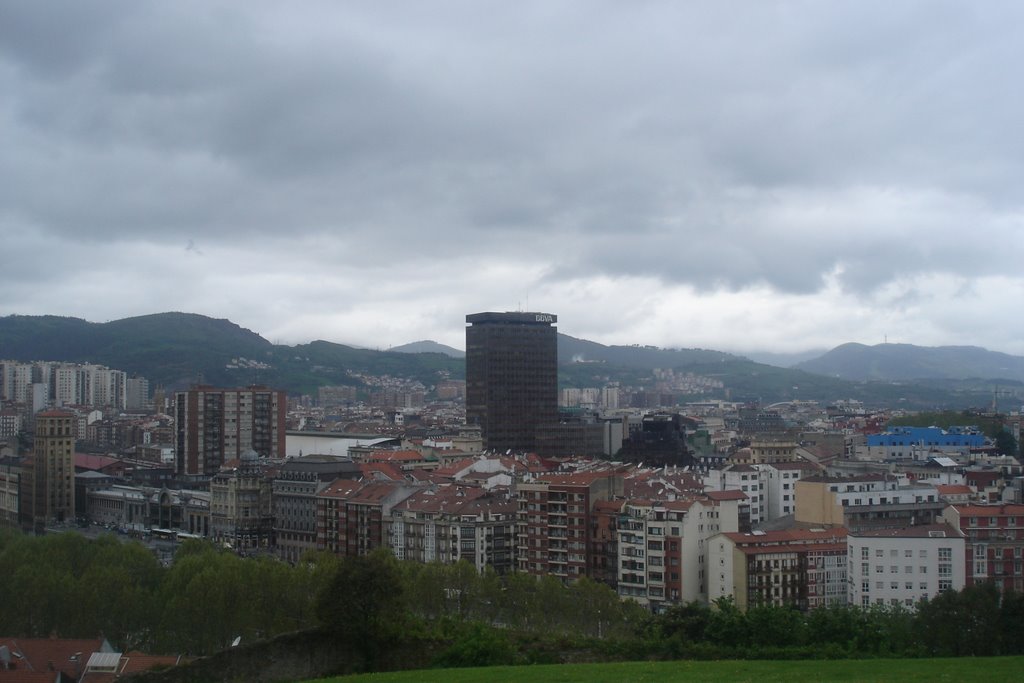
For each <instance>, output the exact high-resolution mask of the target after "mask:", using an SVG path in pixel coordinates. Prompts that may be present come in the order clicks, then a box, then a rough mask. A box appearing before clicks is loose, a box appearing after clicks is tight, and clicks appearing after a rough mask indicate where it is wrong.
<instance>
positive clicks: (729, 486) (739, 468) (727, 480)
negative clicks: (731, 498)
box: [704, 465, 768, 524]
mask: <svg viewBox="0 0 1024 683" xmlns="http://www.w3.org/2000/svg"><path fill="white" fill-rule="evenodd" d="M767 479H768V476H767V474H766V473H765V472H763V471H761V470H759V469H758V468H756V467H754V466H753V465H728V466H726V467H723V468H722V469H720V470H711V471H710V472H708V473H707V474H706V475H705V476H704V486H706V487H707V490H708V491H742V492H743V493H745V494H747V498H748V501H749V504H750V523H751V524H760V523H761V522H762V521H764V520H766V519H767V517H766V512H765V495H766V494H765V488H766V486H765V482H766V481H767Z"/></svg>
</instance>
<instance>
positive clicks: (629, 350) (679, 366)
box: [0, 313, 1021, 409]
mask: <svg viewBox="0 0 1024 683" xmlns="http://www.w3.org/2000/svg"><path fill="white" fill-rule="evenodd" d="M855 346H857V345H855ZM842 348H843V347H840V349H842ZM863 348H868V347H863ZM417 349H424V350H423V351H419V350H417ZM445 349H447V352H446V350H445ZM835 351H836V350H835V349H834V350H833V352H829V354H825V356H823V357H822V358H827V357H828V356H829V355H830V354H832V353H834V352H835ZM975 351H981V352H983V353H986V354H987V353H990V352H985V351H984V350H975ZM453 352H454V353H459V354H461V352H460V351H458V349H452V348H451V347H445V346H444V345H442V344H437V343H436V342H416V343H413V344H406V345H403V346H401V347H397V348H395V349H391V350H389V351H378V350H372V349H360V348H354V347H351V346H346V345H344V344H337V343H333V342H328V341H323V340H318V341H314V342H310V343H309V344H299V345H296V346H284V345H275V344H272V343H270V342H269V341H267V340H266V339H264V338H263V337H261V336H260V335H258V334H256V333H255V332H253V331H251V330H247V329H245V328H242V327H240V326H238V325H236V324H235V323H233V322H231V321H230V320H223V319H220V320H218V319H214V318H208V317H206V316H202V315H196V314H191V313H157V314H153V315H146V316H139V317H134V318H125V319H123V320H116V321H113V322H107V323H92V322H88V321H85V320H81V319H79V318H67V317H58V316H18V315H12V316H6V317H0V359H10V360H16V361H23V362H26V361H33V360H50V361H69V362H92V363H99V364H102V365H107V366H109V367H112V368H117V369H121V370H125V371H127V372H128V373H129V374H138V375H141V376H143V377H146V378H147V379H149V380H150V384H151V385H152V386H154V387H155V386H163V387H164V388H165V389H167V390H173V389H179V388H185V387H188V386H189V385H190V384H193V383H197V382H203V383H206V384H212V385H217V386H245V385H248V384H266V385H269V386H273V387H277V388H280V389H285V390H287V391H288V392H290V393H293V394H299V393H303V394H315V393H316V390H317V388H318V387H321V386H325V385H337V384H344V385H353V386H357V387H363V389H364V390H367V391H368V390H369V386H368V384H367V383H366V382H365V381H364V379H363V378H364V377H365V376H367V375H373V376H383V375H388V376H391V377H401V378H409V379H415V380H418V381H420V382H422V383H423V384H424V385H425V386H427V387H430V386H432V385H433V384H435V383H436V382H438V381H439V380H441V379H445V378H450V379H462V378H464V377H465V365H466V364H465V360H464V358H463V357H453V355H454V353H453ZM558 353H559V384H560V386H563V387H593V386H598V387H599V386H604V385H605V384H606V383H609V382H617V383H619V384H620V386H622V387H640V386H646V387H651V388H653V387H654V386H655V385H656V380H655V379H654V376H653V374H654V373H653V372H652V370H653V369H655V368H662V369H666V370H668V369H671V370H673V371H675V373H676V375H677V377H683V376H685V375H691V374H692V375H694V376H696V377H704V378H708V379H714V380H718V381H720V382H721V383H722V385H723V387H724V388H719V389H717V390H716V391H714V392H711V393H706V392H705V393H700V394H697V395H694V396H682V395H680V396H679V397H678V398H679V399H680V400H703V399H708V398H727V399H730V400H734V401H760V402H762V403H764V404H770V403H773V402H776V401H784V400H791V399H801V400H818V401H831V400H836V399H839V398H854V399H858V400H862V401H865V402H867V403H869V404H873V405H897V404H898V405H900V406H903V407H907V408H912V407H915V406H916V407H925V408H929V409H932V408H942V407H957V408H962V407H971V406H978V405H987V404H988V402H989V401H990V400H991V396H992V387H991V383H984V385H983V386H982V385H981V384H979V383H978V382H973V383H971V382H966V383H965V382H958V381H956V380H938V379H937V380H935V381H932V382H931V383H930V384H929V383H926V382H916V383H909V382H903V383H895V384H894V383H893V381H891V380H888V379H885V375H884V373H881V372H879V373H876V375H875V377H876V378H877V380H878V381H875V380H874V379H872V381H864V380H862V379H859V378H860V377H862V376H863V375H855V374H853V372H852V369H853V368H854V367H855V364H854V363H851V366H850V369H848V370H849V372H850V374H852V375H853V376H855V377H857V378H858V379H857V380H854V381H850V380H849V379H841V378H838V377H837V375H838V373H837V372H835V371H834V370H832V369H831V368H829V369H825V370H811V369H810V368H808V369H806V370H804V369H787V368H780V367H775V366H772V365H766V364H762V363H756V362H754V361H752V360H750V359H748V358H745V357H743V356H738V355H734V354H729V353H723V352H721V351H712V350H706V349H660V348H656V347H653V346H605V345H603V344H599V343H596V342H591V341H587V340H584V339H577V338H575V337H570V336H568V335H565V334H559V335H558ZM854 355H856V354H854ZM864 355H865V354H864V352H863V351H862V352H861V353H860V357H864ZM995 355H997V356H999V357H1000V358H1001V359H1002V361H1001V362H1002V363H1003V365H1004V366H1006V365H1007V363H1008V362H1009V361H1008V360H1007V359H1010V360H1021V359H1016V358H1015V357H1012V356H1007V355H1006V354H995ZM817 360H821V359H817ZM809 364H810V365H811V367H813V362H809ZM904 365H906V363H904ZM922 376H924V375H922ZM840 377H841V375H840Z"/></svg>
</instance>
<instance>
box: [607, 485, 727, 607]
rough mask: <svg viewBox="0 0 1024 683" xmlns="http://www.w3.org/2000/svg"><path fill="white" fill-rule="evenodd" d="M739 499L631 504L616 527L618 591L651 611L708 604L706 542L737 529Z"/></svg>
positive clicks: (638, 502)
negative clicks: (700, 603)
mask: <svg viewBox="0 0 1024 683" xmlns="http://www.w3.org/2000/svg"><path fill="white" fill-rule="evenodd" d="M739 502H740V501H739V499H738V498H733V497H730V498H723V499H721V500H716V499H715V497H714V496H707V497H702V498H697V499H690V500H674V501H646V500H633V501H628V502H627V503H626V504H625V506H624V508H623V515H622V517H621V518H620V520H619V524H618V559H617V565H618V582H617V583H618V591H619V595H621V596H622V597H625V598H630V599H632V600H635V601H637V602H638V603H640V604H641V605H644V606H646V607H648V608H650V609H651V610H652V611H655V612H657V611H660V610H661V609H663V608H664V607H665V606H666V605H669V604H679V603H684V602H691V601H693V600H700V601H705V602H706V601H707V578H706V567H705V565H706V546H707V542H708V539H710V538H711V537H712V536H715V535H717V534H719V533H721V532H723V531H736V530H737V529H738V525H739V511H738V509H739V506H738V504H739Z"/></svg>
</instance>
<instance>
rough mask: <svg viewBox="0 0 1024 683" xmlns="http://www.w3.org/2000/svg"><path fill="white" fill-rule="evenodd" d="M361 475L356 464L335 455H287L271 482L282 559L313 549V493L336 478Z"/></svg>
mask: <svg viewBox="0 0 1024 683" xmlns="http://www.w3.org/2000/svg"><path fill="white" fill-rule="evenodd" d="M360 476H362V472H361V470H360V469H359V466H358V465H357V464H356V463H354V462H352V461H351V460H350V459H348V458H343V457H340V456H334V455H304V456H301V457H298V458H289V459H288V460H287V461H286V462H285V463H284V465H282V466H281V468H280V470H278V473H277V476H275V477H274V480H273V483H272V493H273V505H274V547H275V551H276V553H277V555H278V557H280V558H281V559H283V560H287V561H289V562H297V561H298V560H299V559H300V558H301V557H302V555H303V554H305V553H306V552H308V551H311V550H315V549H316V494H317V492H318V491H320V490H322V489H323V488H325V487H326V486H327V485H328V484H330V483H331V482H332V481H335V480H336V479H339V478H347V479H355V478H358V477H360Z"/></svg>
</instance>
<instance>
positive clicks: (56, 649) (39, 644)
mask: <svg viewBox="0 0 1024 683" xmlns="http://www.w3.org/2000/svg"><path fill="white" fill-rule="evenodd" d="M104 642H105V641H104V640H103V639H102V638H93V639H88V640H71V639H63V638H0V645H6V646H7V649H8V650H10V651H11V654H12V655H14V657H12V659H14V660H15V661H16V662H17V663H18V666H17V668H16V669H14V672H16V673H17V674H19V675H20V674H21V673H31V672H42V673H46V674H47V675H48V676H49V680H50V681H51V683H52V681H53V680H54V672H55V671H63V672H64V673H66V674H67V675H68V676H70V677H71V678H72V679H75V680H77V679H78V678H79V676H81V674H82V672H83V671H84V670H85V665H86V663H87V662H88V661H89V656H90V655H91V654H92V653H94V652H99V651H100V649H101V648H102V647H103V644H104ZM19 655H20V656H19ZM9 673H12V672H10V671H0V681H4V683H6V682H7V681H13V680H19V679H16V678H13V677H12V678H8V674H9ZM20 680H24V681H26V682H28V681H31V680H34V679H32V678H23V679H20Z"/></svg>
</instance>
